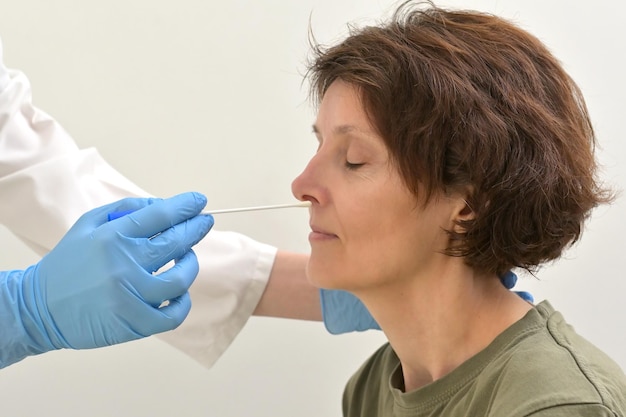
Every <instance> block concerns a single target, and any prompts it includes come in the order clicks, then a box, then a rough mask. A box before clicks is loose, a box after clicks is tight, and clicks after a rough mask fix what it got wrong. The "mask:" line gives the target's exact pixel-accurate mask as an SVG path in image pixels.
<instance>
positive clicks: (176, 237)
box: [129, 215, 214, 272]
mask: <svg viewBox="0 0 626 417" xmlns="http://www.w3.org/2000/svg"><path fill="white" fill-rule="evenodd" d="M213 222H214V220H213V216H211V215H200V216H196V217H194V218H192V219H190V220H187V221H185V222H182V223H179V224H177V225H175V226H173V227H170V228H169V229H167V230H165V231H164V232H162V233H160V234H158V235H157V236H154V237H153V238H152V239H149V240H145V241H143V242H141V244H140V245H137V244H136V243H135V244H134V246H132V247H130V248H129V251H132V252H133V256H134V258H135V261H136V262H137V263H138V264H139V265H141V266H142V267H143V268H144V269H145V270H146V271H149V272H155V271H157V270H158V269H160V268H161V267H163V265H165V264H167V263H168V262H170V261H171V260H173V259H178V258H180V257H181V256H183V255H184V254H185V253H187V252H189V250H190V249H191V248H192V247H193V246H194V245H195V244H197V243H198V242H199V241H200V240H202V238H204V237H205V236H206V234H207V233H208V232H209V230H211V228H212V227H213Z"/></svg>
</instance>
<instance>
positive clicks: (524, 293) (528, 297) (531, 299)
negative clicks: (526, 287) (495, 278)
mask: <svg viewBox="0 0 626 417" xmlns="http://www.w3.org/2000/svg"><path fill="white" fill-rule="evenodd" d="M515 294H517V295H519V296H520V297H522V299H523V300H525V301H528V302H529V303H531V304H532V303H534V302H535V297H533V295H532V294H531V293H529V292H528V291H515Z"/></svg>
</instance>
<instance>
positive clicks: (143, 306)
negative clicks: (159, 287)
mask: <svg viewBox="0 0 626 417" xmlns="http://www.w3.org/2000/svg"><path fill="white" fill-rule="evenodd" d="M133 306H134V308H132V309H131V310H129V313H130V312H131V311H132V314H128V315H126V316H125V321H126V324H127V325H128V331H129V332H130V333H129V334H126V336H125V337H126V340H135V339H140V338H143V337H146V336H150V335H153V334H157V333H163V332H166V331H168V330H172V329H175V328H176V327H178V326H180V324H181V323H182V322H183V321H184V320H185V318H186V317H187V315H188V314H189V311H190V310H191V297H190V296H189V293H188V292H185V293H183V294H182V295H180V296H178V297H175V298H172V299H171V300H169V303H168V305H166V306H163V307H158V306H157V307H155V306H153V305H150V304H148V303H145V302H143V301H142V302H138V303H135V304H134V305H133ZM126 340H113V341H111V342H114V343H119V342H123V341H126ZM109 344H110V343H109Z"/></svg>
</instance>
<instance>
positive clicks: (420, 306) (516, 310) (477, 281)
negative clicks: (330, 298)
mask: <svg viewBox="0 0 626 417" xmlns="http://www.w3.org/2000/svg"><path fill="white" fill-rule="evenodd" d="M356 295H357V296H358V297H359V298H361V300H363V302H364V303H365V305H366V306H367V308H368V309H369V311H370V312H371V313H372V315H373V316H374V318H375V319H376V320H377V322H378V323H379V325H380V326H381V328H382V330H383V331H384V332H385V334H386V336H387V338H388V339H389V342H390V344H391V346H392V347H393V349H394V351H395V352H396V354H397V355H398V357H399V359H400V362H401V365H402V371H403V374H404V383H405V390H406V391H407V392H408V391H412V390H414V389H417V388H419V387H421V386H424V385H426V384H428V383H430V382H433V381H435V380H437V379H440V378H441V377H443V376H445V375H446V374H448V373H450V372H451V371H452V370H454V369H455V368H457V367H458V366H459V365H461V364H462V363H463V362H465V361H466V360H468V359H469V358H471V357H472V356H474V355H475V354H476V353H478V352H480V351H481V350H482V349H484V348H485V347H486V346H487V345H489V344H490V343H491V342H492V341H493V340H494V339H495V338H496V336H498V335H499V334H500V333H502V332H503V331H504V330H505V329H506V328H507V327H509V326H511V325H512V324H513V323H515V322H516V321H518V320H519V319H521V318H522V317H523V316H524V315H525V314H526V312H528V310H530V308H531V307H532V306H531V305H530V304H528V303H526V302H525V301H523V300H522V299H521V298H519V297H518V296H517V295H516V294H515V293H512V292H510V291H509V290H507V289H506V288H504V286H502V284H501V283H500V280H499V279H498V278H497V277H496V276H486V275H479V274H476V273H475V272H473V271H472V270H470V269H469V268H467V267H466V266H465V265H457V266H454V267H452V268H446V269H445V270H444V272H443V273H439V274H430V275H425V276H421V277H416V278H415V279H410V280H403V281H395V282H394V283H393V284H391V285H388V286H385V287H383V288H380V287H379V288H375V289H371V290H362V291H359V292H358V293H356Z"/></svg>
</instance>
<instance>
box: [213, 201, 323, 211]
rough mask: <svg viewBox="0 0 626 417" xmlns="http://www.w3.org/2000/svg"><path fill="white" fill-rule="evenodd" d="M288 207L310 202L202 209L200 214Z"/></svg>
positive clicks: (307, 205)
mask: <svg viewBox="0 0 626 417" xmlns="http://www.w3.org/2000/svg"><path fill="white" fill-rule="evenodd" d="M290 207H311V202H310V201H301V202H299V203H290V204H275V205H272V206H256V207H238V208H229V209H220V210H204V211H203V212H202V214H222V213H236V212H240V211H258V210H273V209H280V208H290Z"/></svg>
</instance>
